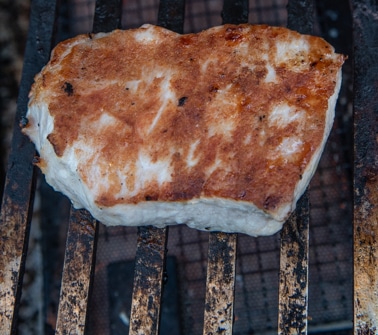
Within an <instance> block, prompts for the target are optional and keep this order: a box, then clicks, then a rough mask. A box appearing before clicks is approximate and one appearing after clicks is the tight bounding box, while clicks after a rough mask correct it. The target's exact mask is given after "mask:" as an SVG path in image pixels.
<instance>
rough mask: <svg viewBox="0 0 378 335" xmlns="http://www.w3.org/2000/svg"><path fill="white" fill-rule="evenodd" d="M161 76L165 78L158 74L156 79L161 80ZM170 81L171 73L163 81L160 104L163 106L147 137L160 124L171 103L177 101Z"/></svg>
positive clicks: (166, 74)
mask: <svg viewBox="0 0 378 335" xmlns="http://www.w3.org/2000/svg"><path fill="white" fill-rule="evenodd" d="M161 76H163V74H158V75H157V76H156V78H160V77H161ZM170 80H171V76H170V75H169V73H165V74H164V80H163V81H162V83H161V85H160V97H161V98H160V102H161V105H160V107H159V109H158V110H157V112H156V115H155V117H154V119H153V121H152V123H151V125H150V127H149V129H148V132H147V135H148V134H150V133H151V132H152V131H153V129H154V128H155V126H156V124H157V123H158V122H159V120H160V118H161V116H162V115H163V113H164V111H165V110H166V107H167V105H168V104H169V103H172V102H173V101H175V100H177V99H176V94H175V93H174V91H173V90H172V86H171V82H170Z"/></svg>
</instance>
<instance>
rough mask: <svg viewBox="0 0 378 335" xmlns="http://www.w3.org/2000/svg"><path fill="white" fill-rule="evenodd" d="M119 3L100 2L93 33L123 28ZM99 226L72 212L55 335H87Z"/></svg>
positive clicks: (81, 213)
mask: <svg viewBox="0 0 378 335" xmlns="http://www.w3.org/2000/svg"><path fill="white" fill-rule="evenodd" d="M121 5H122V1H120V0H111V1H106V0H97V1H96V7H95V15H94V22H93V32H94V33H97V32H109V31H112V30H114V29H116V28H119V27H120V22H121V13H122V10H121ZM98 226H99V223H98V222H97V221H96V220H95V219H93V217H92V216H91V214H90V213H89V212H88V211H86V210H75V209H74V208H71V213H70V219H69V225H68V235H67V241H66V249H65V256H64V267H63V275H62V286H61V291H60V298H59V310H58V316H57V325H56V334H57V335H65V334H84V332H85V326H86V320H87V314H88V304H89V300H90V293H91V288H92V285H93V273H94V266H95V256H96V245H97V239H98Z"/></svg>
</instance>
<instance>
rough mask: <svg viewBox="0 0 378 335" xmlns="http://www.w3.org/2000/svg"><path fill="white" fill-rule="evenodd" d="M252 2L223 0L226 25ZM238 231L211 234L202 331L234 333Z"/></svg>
mask: <svg viewBox="0 0 378 335" xmlns="http://www.w3.org/2000/svg"><path fill="white" fill-rule="evenodd" d="M248 8H249V1H248V0H241V1H230V0H224V2H223V10H222V20H223V24H227V23H232V24H239V23H244V22H248ZM236 248H237V234H225V233H218V232H213V233H210V235H209V250H208V264H207V278H206V298H205V312H204V327H203V334H204V335H205V334H224V335H231V334H232V330H233V316H234V289H235V269H236Z"/></svg>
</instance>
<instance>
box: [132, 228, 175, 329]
mask: <svg viewBox="0 0 378 335" xmlns="http://www.w3.org/2000/svg"><path fill="white" fill-rule="evenodd" d="M167 235H168V228H163V229H160V228H155V227H140V228H139V229H138V242H137V252H136V255H135V275H134V287H133V296H132V302H131V313H130V329H129V335H137V334H138V335H150V334H151V335H152V334H156V335H157V334H159V323H160V314H161V298H162V294H163V280H164V278H163V276H164V267H165V259H166V243H167V238H168V236H167Z"/></svg>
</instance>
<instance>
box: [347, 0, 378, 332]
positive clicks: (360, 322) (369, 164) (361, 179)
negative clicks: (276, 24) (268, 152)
mask: <svg viewBox="0 0 378 335" xmlns="http://www.w3.org/2000/svg"><path fill="white" fill-rule="evenodd" d="M352 6H353V39H354V41H353V44H354V100H353V101H354V105H353V108H354V217H353V219H354V333H355V334H361V335H363V334H369V335H370V334H377V329H378V320H377V315H378V305H377V301H378V241H377V236H378V206H377V204H378V178H377V174H378V159H377V157H378V136H377V134H378V131H377V129H378V91H377V85H378V81H377V71H378V67H377V48H378V39H377V31H378V4H377V1H352Z"/></svg>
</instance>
